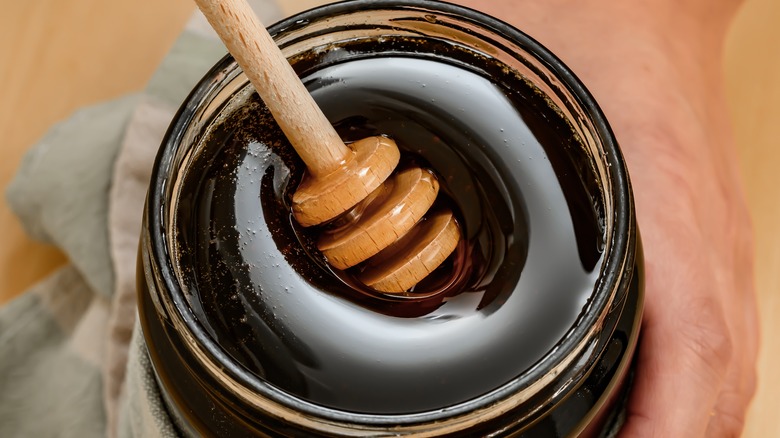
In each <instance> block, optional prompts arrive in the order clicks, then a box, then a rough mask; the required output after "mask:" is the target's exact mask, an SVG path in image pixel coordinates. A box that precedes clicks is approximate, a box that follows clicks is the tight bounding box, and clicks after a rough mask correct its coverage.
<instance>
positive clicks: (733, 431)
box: [707, 257, 759, 437]
mask: <svg viewBox="0 0 780 438" xmlns="http://www.w3.org/2000/svg"><path fill="white" fill-rule="evenodd" d="M740 260H747V262H740ZM750 260H751V259H750V258H749V257H748V258H741V259H738V260H737V264H738V265H739V264H742V265H744V266H737V269H736V270H735V272H736V273H737V274H736V275H735V278H734V280H733V281H732V283H733V284H735V286H734V289H733V290H730V291H727V293H730V298H732V302H731V303H730V304H731V306H732V308H733V309H734V311H733V312H732V313H731V314H730V316H729V318H728V323H729V324H730V326H731V330H732V333H734V334H736V335H735V336H734V337H733V339H739V343H737V344H735V351H734V355H733V360H732V364H731V366H730V369H729V373H728V375H727V377H726V381H725V383H724V386H723V390H722V391H721V393H720V396H719V397H718V401H717V402H716V405H715V409H714V411H713V416H712V418H711V419H710V424H709V425H708V428H707V436H711V437H727V436H734V437H737V436H740V434H741V433H742V429H743V428H744V425H745V419H746V415H747V407H748V406H749V404H750V400H751V399H752V398H753V395H754V394H755V391H756V381H757V377H756V359H757V356H758V341H759V336H758V333H759V328H758V315H757V307H756V296H755V292H754V289H753V276H752V269H750V268H751V263H750V262H749V261H750Z"/></svg>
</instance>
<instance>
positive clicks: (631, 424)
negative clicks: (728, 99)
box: [461, 0, 758, 438]
mask: <svg viewBox="0 0 780 438" xmlns="http://www.w3.org/2000/svg"><path fill="white" fill-rule="evenodd" d="M461 3H462V4H464V5H466V6H470V7H473V8H475V9H479V10H483V11H485V12H487V13H489V14H491V15H494V16H496V17H498V18H501V19H503V20H505V21H507V22H509V23H511V24H514V25H515V26H517V27H518V28H520V29H521V30H523V31H525V32H526V33H528V34H530V35H531V36H532V37H534V38H536V39H538V40H539V41H540V42H541V43H542V44H544V45H545V46H547V47H548V48H550V49H551V50H552V51H553V52H554V53H556V54H557V55H558V56H559V57H561V58H562V59H563V61H564V62H565V63H566V64H567V65H569V67H571V68H572V70H573V71H574V72H575V73H576V74H577V75H578V76H579V77H580V79H582V80H583V82H584V83H585V85H586V86H587V87H588V88H589V89H590V91H591V92H592V93H593V94H594V96H595V97H596V100H597V101H598V102H599V103H600V105H601V106H602V109H603V110H604V112H605V114H606V116H607V119H608V120H609V121H610V124H611V125H612V127H613V129H614V131H615V134H616V136H617V139H618V142H619V143H620V145H621V148H622V150H623V152H624V155H625V158H626V162H627V164H628V168H629V173H630V176H631V179H632V183H633V188H634V193H635V199H636V208H637V218H638V222H639V229H640V232H641V234H642V239H643V244H644V251H645V263H646V303H645V315H644V320H643V327H642V334H641V344H640V349H639V352H638V364H637V370H636V380H635V383H634V388H633V392H632V396H631V399H630V402H629V406H628V413H629V416H628V420H627V422H626V424H625V426H624V428H623V431H622V436H624V437H632V438H633V437H650V436H658V437H698V436H717V437H720V436H738V435H739V434H740V433H741V430H742V427H743V423H744V417H745V412H746V409H747V406H748V404H749V401H750V399H751V398H752V396H753V393H754V391H755V379H756V372H755V363H756V356H757V349H758V320H757V314H756V308H755V307H756V303H755V293H754V289H753V272H752V257H753V256H752V254H753V252H752V242H751V228H750V221H749V218H748V214H747V209H746V206H745V203H744V199H743V195H742V191H741V184H740V181H739V176H738V172H737V168H736V157H735V152H734V144H733V139H732V134H731V130H730V126H729V118H728V114H727V107H726V103H725V98H724V92H723V83H722V71H721V55H722V48H723V47H722V44H723V38H724V36H725V33H726V30H727V26H728V24H729V22H730V19H731V17H732V16H733V14H734V12H735V10H736V7H737V6H738V5H737V4H736V3H734V2H718V3H717V4H710V2H703V3H702V4H699V3H700V2H696V1H693V2H687V3H686V4H685V5H681V4H679V3H675V2H669V3H667V2H664V1H658V2H649V3H651V4H637V3H635V2H629V3H626V2H610V1H608V0H606V1H601V0H591V1H588V2H566V1H560V0H550V1H542V0H515V1H511V0H506V1H491V2H482V1H479V0H462V1H461Z"/></svg>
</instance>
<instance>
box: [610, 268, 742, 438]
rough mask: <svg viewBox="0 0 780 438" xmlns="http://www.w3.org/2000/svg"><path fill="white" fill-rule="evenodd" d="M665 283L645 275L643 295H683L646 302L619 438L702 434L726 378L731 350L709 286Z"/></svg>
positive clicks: (696, 281) (664, 278) (661, 277)
mask: <svg viewBox="0 0 780 438" xmlns="http://www.w3.org/2000/svg"><path fill="white" fill-rule="evenodd" d="M648 268H652V266H648ZM648 274H650V272H648ZM653 279H655V281H654V280H653ZM669 280H670V279H669V277H668V276H664V275H654V276H651V275H648V293H650V292H653V291H654V292H655V293H659V294H660V293H661V292H658V291H667V290H682V291H688V293H678V294H669V295H668V296H664V297H663V298H664V299H657V298H658V297H656V299H648V300H647V308H646V313H645V323H644V326H643V333H642V343H641V345H640V349H639V357H638V359H639V362H638V366H637V371H636V380H635V386H634V388H633V390H632V395H631V399H630V401H629V406H628V417H627V421H626V424H625V426H624V427H623V430H622V431H621V436H622V437H631V438H633V437H639V438H642V437H670V436H674V437H677V436H685V437H699V436H703V435H704V433H705V431H706V427H707V425H708V424H709V423H710V419H711V414H712V412H713V410H714V409H715V405H716V402H717V400H718V397H719V395H720V393H721V389H722V387H723V384H724V381H725V378H726V372H727V370H728V364H729V363H730V359H731V357H732V346H731V342H730V337H729V331H728V328H727V326H726V322H725V318H724V315H723V312H722V307H721V306H720V305H719V301H718V299H717V297H716V296H714V295H715V294H709V293H708V292H709V288H706V287H695V286H702V285H706V284H707V281H705V280H704V279H695V278H694V279H689V280H690V283H688V284H669ZM671 280H672V282H673V281H674V279H671ZM652 283H656V284H652ZM660 283H663V284H660ZM662 286H663V287H662ZM670 309H674V310H673V311H671V310H670Z"/></svg>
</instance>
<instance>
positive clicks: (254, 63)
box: [195, 0, 352, 177]
mask: <svg viewBox="0 0 780 438" xmlns="http://www.w3.org/2000/svg"><path fill="white" fill-rule="evenodd" d="M195 3H196V4H197V5H198V8H200V10H201V12H203V15H205V16H206V19H207V20H208V21H209V23H211V26H212V27H213V28H214V30H215V31H216V32H217V34H218V35H219V37H220V39H222V42H223V43H224V44H225V46H226V47H227V49H228V51H230V53H231V54H232V55H233V57H234V58H235V60H236V62H237V63H238V65H239V66H241V69H243V71H244V73H245V74H246V76H247V77H248V78H249V81H250V82H251V83H252V85H254V87H255V89H256V90H257V93H258V94H259V95H260V97H261V98H262V99H263V101H264V102H265V104H266V106H267V107H268V109H269V110H270V111H271V114H272V115H273V116H274V119H275V120H276V123H278V124H279V127H280V128H281V129H282V131H283V132H284V134H285V135H286V136H287V139H288V140H289V141H290V143H291V144H292V146H293V147H294V148H295V151H296V152H297V153H298V156H300V157H301V159H302V160H303V162H304V163H305V164H306V168H307V169H308V170H309V172H311V173H312V174H313V175H314V176H315V177H318V176H322V175H327V174H329V173H331V172H333V171H335V170H337V169H338V168H339V167H341V166H342V165H343V164H344V162H345V161H347V160H348V158H349V156H350V155H351V153H352V150H351V149H349V148H348V147H347V146H345V145H344V142H343V141H341V138H340V137H339V135H338V134H337V133H336V130H335V129H333V126H332V125H331V124H330V122H329V121H328V119H327V118H326V117H325V115H324V114H323V113H322V110H320V108H319V107H318V106H317V104H316V102H314V99H313V98H312V97H311V95H310V94H309V92H308V91H307V90H306V87H304V85H303V83H302V82H301V80H300V79H299V78H298V75H297V74H296V73H295V71H294V70H293V69H292V67H291V66H290V63H289V62H287V59H286V58H285V57H284V55H283V54H282V52H281V50H280V49H279V47H278V46H277V45H276V43H275V42H274V40H273V38H271V35H270V34H269V33H268V31H267V30H266V29H265V27H263V26H262V25H261V24H260V22H259V21H258V20H257V17H256V16H255V13H254V11H252V9H251V8H250V7H249V5H248V4H247V3H246V1H244V0H195Z"/></svg>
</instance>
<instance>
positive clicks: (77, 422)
mask: <svg viewBox="0 0 780 438" xmlns="http://www.w3.org/2000/svg"><path fill="white" fill-rule="evenodd" d="M250 4H252V6H253V8H254V9H255V11H256V12H257V13H258V15H259V16H260V17H261V19H262V20H263V22H265V23H271V22H273V21H275V20H277V19H279V18H280V13H279V9H278V7H277V5H276V3H275V2H274V1H273V0H250ZM225 53H226V50H225V49H224V47H223V46H222V44H221V43H220V42H219V40H218V39H217V38H216V36H215V35H214V34H213V33H212V31H211V29H210V28H209V26H208V24H207V23H206V22H205V19H204V18H203V17H202V15H200V14H198V13H196V14H195V16H194V17H193V19H192V20H190V23H189V24H188V25H187V28H186V29H185V31H184V33H183V34H182V35H181V36H180V37H179V39H178V40H177V42H176V44H175V46H174V47H173V49H172V50H171V52H170V53H169V54H168V56H167V57H166V58H165V60H164V61H163V63H162V65H161V66H160V67H159V69H158V70H157V72H156V73H155V75H154V76H153V78H152V79H151V81H150V83H149V85H148V86H147V88H146V90H145V91H144V92H143V93H139V94H135V95H131V96H126V97H123V98H120V99H117V100H114V101H111V102H106V103H102V104H99V105H95V106H93V107H90V108H85V109H83V110H80V111H78V112H76V113H75V114H74V115H73V116H72V117H71V118H70V119H68V120H66V121H64V122H62V123H60V124H59V125H57V126H55V127H53V128H52V129H51V130H50V132H49V133H48V134H47V135H46V136H45V137H44V138H43V139H42V140H41V141H40V143H38V144H37V145H35V146H34V147H33V148H32V149H31V150H30V151H29V152H28V154H27V156H26V157H25V159H24V160H23V162H22V165H21V167H20V169H19V171H18V173H17V175H16V177H15V179H14V181H13V182H12V183H11V185H10V186H9V188H8V190H7V198H8V202H9V204H10V205H11V208H12V209H13V210H14V212H15V213H16V214H17V215H18V216H19V218H20V220H21V221H22V223H23V224H24V226H25V229H26V230H27V232H28V233H29V234H30V235H31V236H33V237H34V238H37V239H40V240H42V241H45V242H49V243H52V244H54V245H56V246H58V247H59V248H60V249H62V251H63V252H64V253H65V254H67V255H68V259H69V264H68V265H66V266H65V267H63V268H61V269H59V270H58V271H57V272H55V273H54V274H52V275H51V276H49V277H48V278H46V279H45V280H44V281H42V282H41V283H39V284H38V285H36V286H35V287H33V288H32V289H30V290H29V291H27V292H26V293H24V294H23V295H21V296H20V297H18V298H17V299H15V300H14V301H12V302H11V303H9V304H8V305H6V306H5V307H3V308H0V437H49V436H56V437H79V438H83V437H92V436H96V437H97V436H110V437H155V436H176V432H175V428H174V427H173V425H172V423H171V419H170V418H169V417H168V414H167V412H166V410H165V408H164V406H163V405H162V401H161V399H160V394H159V391H158V388H157V384H156V381H155V380H154V377H153V374H152V370H151V365H150V363H149V359H148V356H147V354H146V351H145V348H146V347H145V346H144V343H143V337H142V336H141V335H140V332H139V327H138V324H137V314H136V307H135V303H136V298H135V263H136V251H137V247H138V238H139V235H140V229H141V216H142V214H141V213H142V210H143V203H144V197H145V194H146V189H147V186H148V182H149V175H150V172H151V167H152V162H153V160H154V156H155V154H156V152H157V148H158V147H159V145H160V143H161V140H162V137H163V135H164V133H165V130H166V129H167V126H168V124H169V122H170V120H171V119H172V117H173V114H174V112H175V110H176V108H177V107H178V106H179V104H180V103H181V102H182V101H183V100H184V98H185V97H186V95H187V94H188V93H189V91H190V89H192V87H193V86H194V85H195V84H196V82H197V81H198V80H199V79H200V78H201V77H202V76H203V75H204V74H205V73H206V72H207V71H208V70H209V69H210V68H211V66H212V65H214V63H216V61H218V60H219V59H220V58H221V57H222V56H224V54H225Z"/></svg>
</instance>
